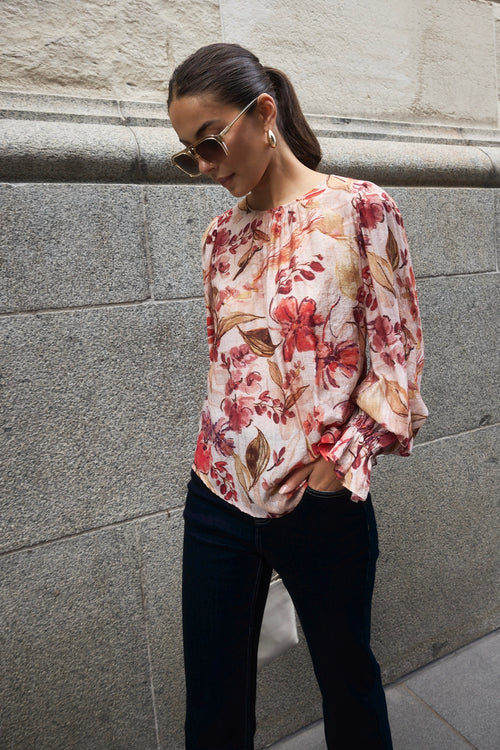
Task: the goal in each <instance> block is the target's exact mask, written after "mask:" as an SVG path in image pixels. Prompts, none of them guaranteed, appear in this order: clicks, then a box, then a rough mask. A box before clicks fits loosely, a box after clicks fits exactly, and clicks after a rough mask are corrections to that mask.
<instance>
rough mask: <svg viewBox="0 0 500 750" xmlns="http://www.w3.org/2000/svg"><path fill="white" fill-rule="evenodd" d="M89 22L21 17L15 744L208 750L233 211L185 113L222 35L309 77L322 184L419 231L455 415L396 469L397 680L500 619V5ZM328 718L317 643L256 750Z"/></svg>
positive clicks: (8, 181)
mask: <svg viewBox="0 0 500 750" xmlns="http://www.w3.org/2000/svg"><path fill="white" fill-rule="evenodd" d="M68 7H69V3H67V2H64V1H63V0H59V1H56V0H52V1H50V0H41V1H40V2H38V3H35V4H33V3H28V2H24V1H21V2H16V3H14V2H10V1H8V0H7V1H6V2H4V3H2V4H1V6H0V28H2V32H0V34H1V35H2V37H4V38H5V41H4V40H3V39H2V54H1V55H0V75H1V77H2V84H3V86H4V88H5V89H6V91H7V93H6V95H5V96H3V98H2V104H1V105H0V115H1V117H2V119H1V120H0V180H1V181H2V182H0V216H1V221H2V233H1V239H0V265H1V274H0V337H1V342H2V343H1V347H2V348H1V358H0V374H1V380H0V397H1V402H0V415H1V429H0V471H1V475H0V576H1V580H2V586H1V588H0V612H1V615H0V617H1V623H0V653H1V661H0V703H1V705H2V710H3V713H2V717H1V725H0V747H1V748H2V750H3V748H4V747H5V748H6V750H7V749H8V750H69V749H70V748H75V749H76V748H78V750H111V749H112V750H119V749H121V748H123V750H125V749H126V750H153V749H154V750H181V748H182V747H183V732H182V723H183V710H184V707H183V701H184V693H183V690H184V687H183V675H182V647H181V637H180V591H179V584H180V554H181V543H182V506H183V501H184V493H185V484H186V479H187V476H188V473H189V466H190V463H191V458H192V453H193V446H194V440H195V436H196V429H197V421H198V410H199V406H200V404H201V400H202V398H203V395H204V389H205V373H206V364H207V346H206V340H205V333H204V309H203V301H202V297H201V294H202V290H201V280H200V270H199V237H200V235H201V232H202V230H203V228H204V227H205V225H206V224H207V223H208V221H209V219H210V218H211V217H212V216H213V215H214V214H215V213H217V212H219V211H220V210H222V209H224V208H225V207H226V206H227V205H230V204H231V202H232V199H231V197H230V196H228V195H227V194H225V193H224V191H223V190H222V189H221V188H218V187H214V186H209V185H206V184H200V183H197V182H195V181H192V182H189V183H188V182H185V183H182V184H181V183H176V182H175V176H174V173H173V172H172V171H171V169H170V166H169V154H170V153H171V152H172V151H173V149H174V148H176V147H177V146H176V138H175V135H174V134H173V132H172V130H171V129H170V128H169V127H168V122H167V119H166V112H165V107H164V105H162V104H161V98H162V97H163V96H164V91H163V88H162V86H163V81H164V80H165V79H166V78H168V75H169V72H170V70H171V67H172V65H173V63H174V62H179V60H180V59H182V57H183V56H184V54H186V53H187V52H189V51H191V49H194V48H195V47H196V46H198V44H201V43H204V42H208V41H216V40H219V39H221V38H222V39H225V40H227V41H241V42H242V43H244V44H247V45H248V46H250V47H252V48H254V49H255V50H256V51H257V53H258V54H260V55H261V57H262V59H265V61H266V62H268V63H271V64H272V63H276V64H279V65H281V66H282V67H283V68H285V69H287V70H290V71H291V72H292V77H293V78H294V80H296V82H297V84H298V88H299V91H300V93H301V98H302V100H303V101H304V102H305V103H306V108H307V109H309V111H310V112H312V113H315V115H314V116H312V117H311V122H312V124H313V126H314V127H315V129H316V131H317V132H318V134H319V135H320V137H321V142H322V146H323V149H324V153H325V159H324V162H323V165H322V168H323V169H324V170H325V171H332V172H337V173H339V172H340V173H344V174H352V175H354V176H356V177H360V176H361V177H367V178H370V179H374V180H375V181H377V182H379V183H380V184H383V185H384V186H387V187H388V190H389V192H391V194H392V195H393V196H394V197H395V199H396V201H397V202H398V204H399V205H400V207H401V209H402V212H403V216H404V218H405V223H406V227H407V232H408V236H409V241H410V247H411V250H412V256H413V261H414V267H415V271H416V274H417V283H418V289H419V296H420V304H421V312H422V317H423V325H424V334H425V341H426V369H425V372H424V389H423V390H424V398H425V400H426V402H427V404H428V406H429V409H430V418H429V421H428V424H427V425H426V426H425V428H424V429H423V430H422V433H421V434H420V435H419V438H418V441H417V445H416V448H415V450H414V453H413V455H412V457H411V458H409V459H401V458H393V457H390V458H389V457H385V458H383V459H381V460H380V461H379V465H378V467H377V468H376V470H375V472H374V474H375V478H374V482H373V492H374V498H375V503H376V510H377V515H378V522H379V534H380V541H381V557H380V561H379V568H378V584H377V587H376V594H375V606H374V617H373V631H374V639H373V641H374V642H373V645H374V649H375V651H376V653H377V655H378V657H379V659H380V661H381V664H382V667H383V671H384V676H385V679H386V681H391V680H393V679H396V678H397V677H399V676H400V675H402V674H404V673H406V672H407V671H409V670H411V669H414V668H416V667H418V666H420V665H422V664H425V663H427V662H429V661H431V660H432V659H434V658H436V657H439V656H442V655H444V654H446V653H447V652H449V651H451V650H453V649H454V648H456V647H458V646H460V645H463V644H465V643H467V642H469V641H471V640H473V639H474V638H477V637H479V636H481V635H483V634H484V633H487V632H489V631H491V630H493V629H494V628H496V627H498V626H499V624H500V610H499V605H498V602H499V601H500V597H499V594H500V591H499V580H500V576H499V575H498V572H499V569H500V560H499V548H498V533H499V511H498V500H497V498H498V495H499V493H498V448H497V445H498V434H497V426H498V422H499V403H498V401H499V397H498V388H496V387H495V382H496V377H495V375H496V369H497V368H496V364H497V355H496V338H497V337H496V330H497V328H496V327H495V314H496V309H497V299H498V278H499V274H498V261H497V252H498V238H499V236H500V190H499V189H498V188H499V187H500V159H499V156H498V154H499V133H498V129H497V127H496V126H497V119H496V117H497V114H496V112H497V110H496V106H497V90H496V74H495V71H496V65H497V61H498V59H499V58H498V54H497V52H496V51H495V46H494V29H495V24H496V27H497V29H498V26H499V24H500V13H499V12H498V10H499V4H497V3H491V2H483V1H482V0H459V2H451V1H448V0H438V2H432V3H431V2H424V0H421V1H420V2H417V3H410V2H406V1H405V2H396V1H395V0H390V2H388V3H386V4H384V12H383V14H382V13H381V10H380V4H379V3H375V2H368V0H363V1H360V2H356V3H351V4H347V3H343V2H337V1H334V0H331V1H330V2H326V0H320V1H319V2H317V3H316V4H315V7H314V8H311V9H308V13H307V14H306V15H305V16H304V15H301V14H300V13H299V12H298V8H299V7H300V6H299V4H298V3H291V4H290V3H288V4H287V8H286V11H285V10H283V5H282V3H274V4H273V3H271V4H269V3H268V4H264V3H261V2H260V0H256V2H255V3H252V4H250V5H248V6H247V5H246V4H243V3H236V2H230V1H229V0H222V1H221V2H206V3H204V2H203V3H201V2H200V3H196V4H192V5H189V6H185V4H181V3H180V2H177V0H174V1H173V2H169V3H165V2H161V1H160V0H145V1H144V2H141V3H139V2H131V3H128V4H125V3H123V4H122V2H121V0H116V2H113V3H112V2H99V3H93V2H90V0H85V1H83V2H81V3H78V4H71V8H70V10H68ZM188 9H189V10H188ZM278 10H280V12H279V13H278ZM195 11H196V13H199V14H200V15H198V16H197V18H198V19H199V23H198V25H196V24H195V25H193V24H192V15H193V13H194V12H195ZM309 11H310V12H309ZM419 14H420V15H419ZM424 21H425V24H424ZM304 24H305V26H306V27H309V29H310V32H311V34H313V32H314V36H313V37H312V38H314V39H315V40H316V41H315V42H314V45H313V46H311V43H310V39H311V36H310V37H309V41H308V42H307V43H306V42H305V41H304V43H303V44H298V43H297V41H296V40H297V39H298V38H299V35H297V33H295V31H296V29H297V28H299V26H300V27H301V28H302V26H303V25H304ZM200 29H202V32H201V31H200ZM331 38H334V42H335V43H334V44H330V46H328V44H327V42H328V40H329V39H331ZM145 50H146V51H147V54H146V53H145ZM361 50H363V55H362V54H361ZM417 61H419V62H418V65H417ZM445 63H446V64H445ZM460 65H461V68H460ZM459 69H460V74H459ZM314 71H316V74H315V75H314V74H313V73H314ZM91 73H92V75H91ZM132 74H133V75H132ZM443 75H444V76H445V79H446V82H447V85H446V86H444V88H443ZM130 84H135V85H133V86H130ZM459 84H460V85H459ZM369 92H371V95H370V97H369V96H368V93H369ZM479 92H480V93H479ZM49 94H50V95H53V94H58V95H59V96H49ZM69 94H71V96H68V95H69ZM61 95H64V96H61ZM89 97H91V98H89ZM101 97H103V98H101ZM141 100H142V103H141ZM145 100H156V101H157V102H158V104H151V105H146V104H145V103H144V101H145ZM363 118H364V119H363ZM397 120H404V121H405V122H403V123H401V122H397ZM444 123H446V125H444ZM320 712H321V708H320V699H319V695H318V691H317V688H316V685H315V680H314V676H313V673H312V667H311V664H310V661H309V657H308V654H307V649H306V647H305V645H304V642H303V640H301V643H300V644H299V646H297V647H296V648H294V649H292V650H291V651H289V652H288V653H287V654H285V655H284V656H283V657H282V658H280V659H279V660H277V661H276V662H274V663H273V664H270V665H269V666H268V667H266V668H265V670H264V671H263V672H262V673H261V675H260V680H259V706H258V716H259V728H258V737H257V745H256V746H257V747H263V746H264V745H266V744H268V743H270V742H271V741H273V740H275V739H277V738H278V737H280V736H282V735H283V734H287V733H289V732H292V731H294V730H295V729H298V728H299V727H301V726H304V725H306V724H308V723H309V722H311V721H313V720H314V719H316V718H318V717H319V716H320Z"/></svg>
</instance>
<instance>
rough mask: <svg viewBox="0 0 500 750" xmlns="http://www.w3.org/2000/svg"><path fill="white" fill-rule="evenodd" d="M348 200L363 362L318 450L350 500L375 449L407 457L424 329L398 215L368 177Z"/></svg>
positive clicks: (416, 423)
mask: <svg viewBox="0 0 500 750" xmlns="http://www.w3.org/2000/svg"><path fill="white" fill-rule="evenodd" d="M352 205H353V210H354V218H355V223H356V230H357V244H358V249H359V257H360V278H361V281H360V286H359V288H358V292H357V296H356V302H355V307H354V309H353V312H354V318H355V322H356V325H357V326H358V328H359V331H360V341H361V345H362V346H365V347H366V350H367V363H368V365H367V367H366V368H365V373H364V376H362V377H361V379H360V381H359V382H358V383H357V385H356V387H355V389H354V390H353V392H352V394H351V397H350V400H351V403H352V405H353V411H352V413H351V415H350V418H349V419H348V420H347V421H346V422H345V423H344V424H343V425H341V426H325V428H324V432H323V434H322V436H321V440H320V442H319V445H318V446H317V448H318V450H319V453H320V454H321V455H322V456H323V457H324V458H326V459H327V460H330V461H332V462H333V463H334V465H335V471H336V473H337V475H338V476H339V478H341V479H342V481H343V483H344V485H345V486H346V487H348V488H349V489H350V490H351V491H352V493H353V499H354V500H364V499H366V497H367V495H368V492H369V486H370V474H371V468H372V465H373V464H374V463H375V462H376V456H377V454H380V453H398V454H399V455H402V456H404V455H408V454H409V453H410V451H411V448H412V443H413V438H414V436H415V435H416V433H417V431H418V429H419V428H420V426H421V425H422V424H423V422H424V421H425V419H426V416H427V409H426V407H425V405H424V403H423V400H422V398H421V395H420V379H421V374H422V368H423V341H422V327H421V321H420V314H419V309H418V299H417V292H416V287H415V276H414V273H413V269H412V265H411V260H410V256H409V251H408V242H407V238H406V233H405V230H404V226H403V220H402V218H401V214H400V212H399V209H398V207H397V206H396V204H395V203H394V201H393V200H392V199H391V198H390V197H389V196H388V195H387V194H386V193H385V192H383V191H382V190H380V188H377V187H376V186H374V185H372V184H371V183H364V184H363V186H362V188H361V189H360V190H359V191H357V192H356V193H355V194H354V196H353V201H352Z"/></svg>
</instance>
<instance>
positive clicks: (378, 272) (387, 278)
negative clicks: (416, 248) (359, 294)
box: [367, 252, 394, 292]
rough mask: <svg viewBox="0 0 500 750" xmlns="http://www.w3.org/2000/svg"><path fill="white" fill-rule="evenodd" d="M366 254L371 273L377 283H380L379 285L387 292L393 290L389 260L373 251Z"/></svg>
mask: <svg viewBox="0 0 500 750" xmlns="http://www.w3.org/2000/svg"><path fill="white" fill-rule="evenodd" d="M367 255H368V262H369V264H370V271H371V274H372V276H373V278H374V279H375V281H376V282H377V284H380V286H382V287H384V289H387V291H389V292H394V287H393V284H392V279H393V271H392V266H391V264H390V263H389V261H388V260H386V259H385V258H381V257H380V256H379V255H376V254H375V253H370V252H368V253H367Z"/></svg>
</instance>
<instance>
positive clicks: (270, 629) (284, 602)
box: [257, 578, 299, 669]
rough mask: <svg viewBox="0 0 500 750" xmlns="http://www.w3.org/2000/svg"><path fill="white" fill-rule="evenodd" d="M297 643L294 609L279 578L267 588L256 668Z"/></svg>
mask: <svg viewBox="0 0 500 750" xmlns="http://www.w3.org/2000/svg"><path fill="white" fill-rule="evenodd" d="M298 642H299V636H298V633H297V622H296V619H295V609H294V606H293V602H292V600H291V598H290V594H289V593H288V591H287V590H286V588H285V585H284V583H283V581H282V580H281V578H275V579H274V578H273V580H272V581H271V585H270V586H269V593H268V595H267V601H266V607H265V609H264V618H263V620H262V628H261V631H260V640H259V650H258V652H257V667H258V669H260V668H261V667H263V666H264V664H268V663H269V662H270V661H272V660H273V659H276V657H277V656H279V655H280V654H283V653H284V652H285V651H287V650H288V649H289V648H291V646H295V645H296V644H297V643H298Z"/></svg>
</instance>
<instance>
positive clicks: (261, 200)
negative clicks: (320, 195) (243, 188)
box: [247, 138, 321, 211]
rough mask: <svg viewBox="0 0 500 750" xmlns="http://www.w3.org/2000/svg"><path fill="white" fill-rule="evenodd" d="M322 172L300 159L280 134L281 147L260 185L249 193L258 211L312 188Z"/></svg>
mask: <svg viewBox="0 0 500 750" xmlns="http://www.w3.org/2000/svg"><path fill="white" fill-rule="evenodd" d="M320 179H321V174H320V173H319V172H316V171H315V170H314V169H309V167H306V166H305V165H304V164H302V162H300V161H299V160H298V159H297V158H296V157H295V156H294V155H293V154H292V152H291V151H290V149H289V148H288V146H287V145H286V144H285V143H284V142H283V140H282V139H281V138H280V140H279V143H278V148H277V149H276V152H275V153H274V154H273V158H272V159H271V161H270V162H269V165H268V167H267V169H266V171H265V173H264V176H263V177H262V179H261V181H260V182H259V184H258V185H256V186H255V187H254V188H253V190H252V191H251V192H250V193H249V194H248V195H247V202H248V205H249V206H250V207H251V208H253V209H254V210H256V211H264V210H266V209H269V208H276V207H277V206H281V205H283V204H284V203H289V202H290V201H292V200H294V199H295V198H298V197H299V196H301V195H304V193H307V192H308V191H309V190H312V189H313V188H314V187H315V186H316V185H317V184H318V182H319V181H320Z"/></svg>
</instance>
